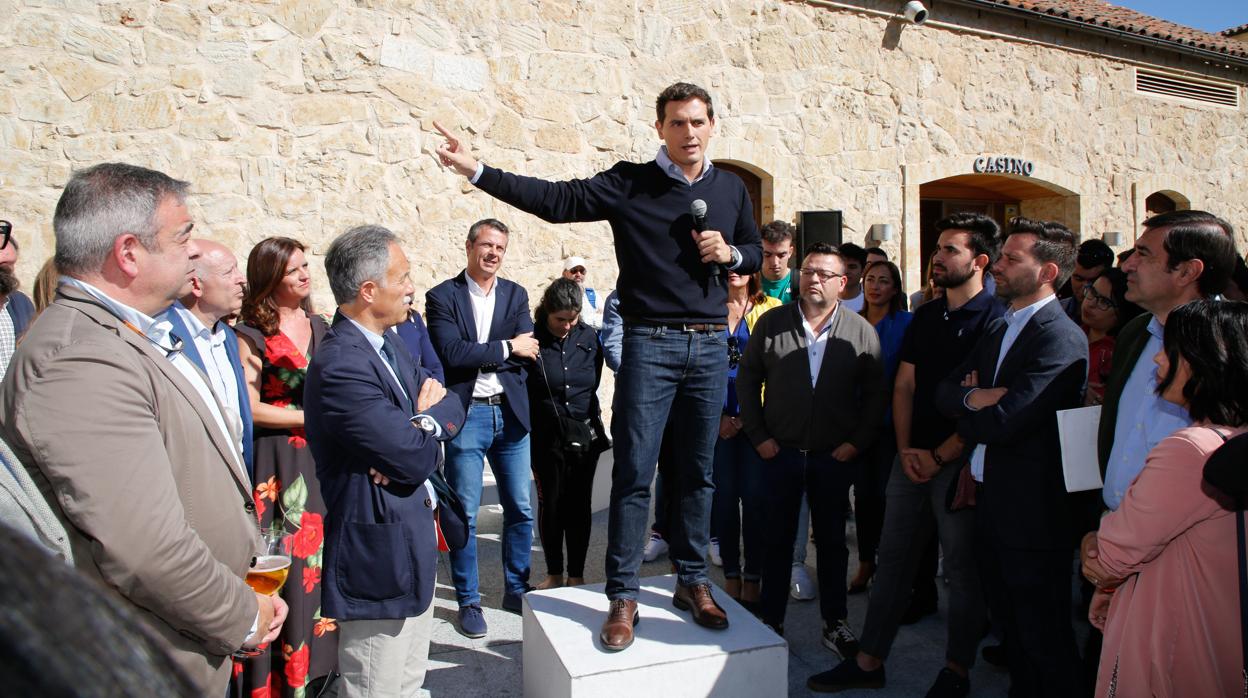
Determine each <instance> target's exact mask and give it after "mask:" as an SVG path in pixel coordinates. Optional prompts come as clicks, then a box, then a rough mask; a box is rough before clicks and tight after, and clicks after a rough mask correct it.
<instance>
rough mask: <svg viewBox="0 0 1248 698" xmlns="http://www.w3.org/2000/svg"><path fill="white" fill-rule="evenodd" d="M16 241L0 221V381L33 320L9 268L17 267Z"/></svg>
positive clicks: (32, 309)
mask: <svg viewBox="0 0 1248 698" xmlns="http://www.w3.org/2000/svg"><path fill="white" fill-rule="evenodd" d="M17 252H18V250H17V240H15V239H14V238H13V224H12V223H10V222H8V221H0V378H4V373H5V371H7V370H8V368H9V360H10V359H12V358H13V352H14V351H16V350H17V340H19V339H21V338H22V335H24V334H26V328H27V327H30V321H31V320H33V319H34V317H35V304H34V303H32V302H31V301H30V298H29V297H27V296H26V294H24V293H22V292H21V291H18V290H17V289H18V288H20V286H21V284H20V283H19V282H18V280H17V275H16V274H15V273H14V272H13V268H14V267H15V266H17Z"/></svg>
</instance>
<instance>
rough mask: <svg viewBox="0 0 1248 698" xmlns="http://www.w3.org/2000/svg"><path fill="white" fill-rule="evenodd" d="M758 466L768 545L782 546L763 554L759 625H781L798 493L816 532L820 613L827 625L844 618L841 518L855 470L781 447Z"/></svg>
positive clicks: (845, 562) (845, 556) (845, 552)
mask: <svg viewBox="0 0 1248 698" xmlns="http://www.w3.org/2000/svg"><path fill="white" fill-rule="evenodd" d="M763 467H764V468H765V469H766V472H767V477H766V478H765V479H764V482H765V483H766V484H765V488H766V489H765V494H764V497H765V501H766V504H765V506H766V509H767V517H768V522H769V529H768V530H769V531H770V533H769V534H768V537H767V540H769V541H780V543H781V544H780V545H770V546H768V547H767V548H766V550H765V552H764V553H763V555H764V557H763V591H762V598H761V599H760V602H761V604H760V605H761V606H762V618H763V620H764V621H765V622H767V623H770V624H772V625H781V624H783V623H784V612H785V608H786V606H787V605H788V600H789V581H790V577H791V575H792V573H793V555H792V552H793V551H792V549H791V548H789V545H788V542H789V541H791V540H793V536H794V534H795V533H796V532H797V519H798V510H799V509H801V503H802V493H803V490H805V494H806V501H807V502H808V503H809V504H810V518H811V521H812V522H813V523H814V527H815V554H816V555H817V556H818V557H817V559H816V560H815V563H816V565H817V570H816V571H817V572H818V574H819V612H820V615H822V616H823V620H824V622H826V623H829V624H831V623H835V622H836V621H838V620H843V619H845V617H846V616H847V609H846V602H845V573H846V571H847V569H848V567H849V548H848V547H846V545H845V514H846V512H848V511H849V488H850V485H853V484H854V480H855V479H856V478H857V476H858V466H857V465H856V464H854V463H844V462H842V461H838V460H836V459H835V458H833V457H832V456H831V454H829V453H813V452H809V453H804V452H802V451H799V450H797V449H793V448H788V447H785V446H781V447H780V453H779V454H777V455H776V457H775V458H772V459H771V460H769V461H763Z"/></svg>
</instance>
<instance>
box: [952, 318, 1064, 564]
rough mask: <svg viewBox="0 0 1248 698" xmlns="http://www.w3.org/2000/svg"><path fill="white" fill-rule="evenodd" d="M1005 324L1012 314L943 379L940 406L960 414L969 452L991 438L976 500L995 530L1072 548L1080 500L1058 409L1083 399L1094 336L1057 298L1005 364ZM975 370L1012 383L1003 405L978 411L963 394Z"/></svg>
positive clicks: (1023, 540) (1009, 543) (1048, 546)
mask: <svg viewBox="0 0 1248 698" xmlns="http://www.w3.org/2000/svg"><path fill="white" fill-rule="evenodd" d="M1005 330H1006V324H1005V319H1004V318H997V319H996V320H993V321H992V322H991V323H990V324H989V325H988V327H987V328H986V329H985V330H984V335H983V336H982V337H981V338H980V340H979V342H977V343H976V344H975V348H974V349H972V350H971V353H970V355H969V356H968V357H967V358H966V360H965V361H964V362H963V363H962V365H961V366H959V367H958V368H957V369H955V370H954V372H953V373H951V374H949V375H948V376H947V377H946V378H945V379H944V380H943V381H941V383H940V385H939V386H938V387H937V389H936V407H937V409H939V410H940V411H941V412H943V413H944V414H945V415H947V416H949V417H951V418H954V419H957V420H958V427H957V429H958V434H960V435H961V436H962V438H964V439H965V440H966V442H967V450H968V453H969V451H970V449H972V448H974V446H975V445H976V444H985V445H986V446H987V451H986V452H985V454H984V489H983V493H982V495H981V496H979V497H976V506H977V507H978V509H979V516H981V517H984V518H983V521H984V522H985V523H986V524H987V527H988V528H987V530H989V531H991V532H992V533H991V535H992V536H993V537H994V538H996V539H997V541H998V542H999V543H1000V544H1001V545H1003V546H1005V547H1010V548H1022V549H1045V550H1054V549H1066V548H1068V547H1070V546H1072V545H1073V544H1074V542H1075V541H1074V539H1075V534H1076V532H1075V526H1076V525H1077V522H1076V521H1075V520H1074V518H1073V515H1074V513H1075V509H1074V507H1075V506H1076V505H1075V503H1074V500H1073V499H1072V497H1071V495H1069V494H1068V493H1067V492H1066V485H1065V480H1064V479H1063V477H1062V454H1061V444H1060V442H1059V441H1058V434H1057V417H1056V412H1057V411H1058V410H1066V409H1071V408H1074V407H1081V406H1082V405H1083V385H1084V383H1085V382H1086V380H1087V377H1088V338H1087V335H1085V334H1084V333H1083V330H1081V329H1079V326H1078V325H1076V324H1075V323H1074V322H1073V321H1072V320H1071V319H1070V317H1069V316H1067V315H1066V310H1065V308H1063V307H1062V305H1061V303H1059V302H1057V301H1054V302H1051V303H1049V304H1048V305H1046V306H1044V307H1043V308H1041V309H1040V310H1038V311H1036V314H1035V315H1033V316H1032V318H1031V320H1030V321H1029V322H1028V323H1027V325H1026V327H1024V328H1023V330H1022V332H1021V333H1019V335H1018V338H1017V339H1016V340H1015V341H1014V344H1013V345H1012V346H1011V347H1010V352H1009V353H1008V354H1006V356H1005V360H1004V361H1002V362H1001V370H1000V371H997V370H996V366H997V356H998V354H999V353H1000V350H1001V341H1002V340H1003V339H1004V337H1005ZM972 370H975V371H978V372H979V386H978V387H981V388H994V387H1005V388H1008V390H1009V391H1008V392H1007V393H1006V394H1005V395H1004V396H1003V397H1002V398H1001V400H1000V402H998V403H997V404H996V405H994V406H992V407H987V408H984V409H982V410H979V411H977V412H972V411H970V410H969V409H967V408H966V405H965V404H964V402H963V400H965V398H966V395H967V393H969V392H970V391H971V390H972V389H971V388H964V387H962V385H961V383H962V379H963V378H964V377H965V376H966V375H967V374H968V373H970V372H971V371H972ZM994 373H996V380H993V374H994Z"/></svg>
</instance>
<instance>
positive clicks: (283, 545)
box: [234, 521, 293, 659]
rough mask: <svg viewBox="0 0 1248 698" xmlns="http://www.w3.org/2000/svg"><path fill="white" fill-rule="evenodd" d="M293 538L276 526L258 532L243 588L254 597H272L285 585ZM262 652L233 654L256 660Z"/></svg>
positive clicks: (243, 651) (239, 651) (245, 651)
mask: <svg viewBox="0 0 1248 698" xmlns="http://www.w3.org/2000/svg"><path fill="white" fill-rule="evenodd" d="M292 538H293V536H291V534H289V533H287V532H286V529H285V527H284V526H283V525H282V524H281V523H278V522H276V521H275V522H274V523H273V527H272V528H269V529H265V530H263V531H261V535H260V545H259V546H258V547H259V550H257V551H256V556H255V557H253V558H252V559H251V567H250V568H248V569H247V577H246V581H247V586H249V587H251V590H252V591H254V592H256V593H257V594H263V595H265V596H274V595H276V594H277V593H278V592H280V591H281V590H282V586H283V585H284V584H286V576H287V575H289V574H290V546H291V542H292V541H291V539H292ZM264 652H265V650H263V649H240V650H237V651H236V652H234V657H235V658H237V659H245V658H247V657H256V656H259V655H261V654H264Z"/></svg>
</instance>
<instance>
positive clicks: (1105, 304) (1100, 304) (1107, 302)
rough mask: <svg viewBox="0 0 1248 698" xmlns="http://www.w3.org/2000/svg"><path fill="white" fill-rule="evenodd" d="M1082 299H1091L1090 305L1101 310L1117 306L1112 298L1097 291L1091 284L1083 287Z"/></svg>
mask: <svg viewBox="0 0 1248 698" xmlns="http://www.w3.org/2000/svg"><path fill="white" fill-rule="evenodd" d="M1083 299H1084V300H1087V301H1092V305H1094V306H1096V307H1097V308H1099V309H1101V310H1113V309H1115V308H1117V307H1118V304H1117V303H1115V302H1114V299H1113V298H1110V297H1109V296H1103V295H1101V294H1099V293H1097V292H1096V289H1094V288H1092V284H1088V285H1087V286H1084V287H1083Z"/></svg>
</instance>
